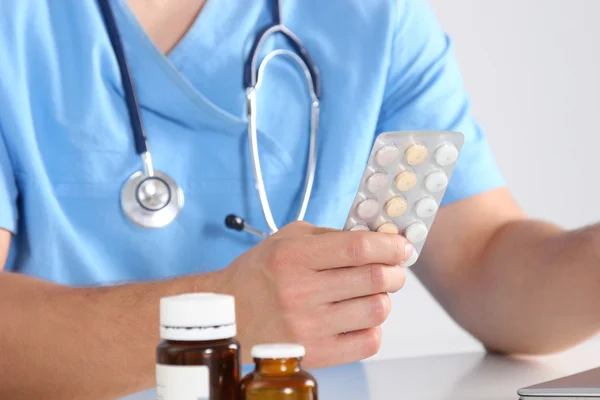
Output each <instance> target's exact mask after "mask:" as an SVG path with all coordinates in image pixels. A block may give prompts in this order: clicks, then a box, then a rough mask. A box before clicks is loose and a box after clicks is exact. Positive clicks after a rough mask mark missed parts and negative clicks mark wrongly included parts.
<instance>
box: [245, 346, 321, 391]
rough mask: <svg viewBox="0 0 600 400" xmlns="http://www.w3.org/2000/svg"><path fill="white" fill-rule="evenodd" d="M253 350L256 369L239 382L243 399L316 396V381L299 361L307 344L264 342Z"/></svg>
mask: <svg viewBox="0 0 600 400" xmlns="http://www.w3.org/2000/svg"><path fill="white" fill-rule="evenodd" d="M251 353H252V357H253V358H254V363H255V369H254V371H253V372H251V373H249V374H248V375H246V376H245V377H244V378H243V379H242V380H241V382H240V400H317V398H318V397H317V392H318V389H317V382H316V380H315V378H314V377H313V376H312V375H311V374H309V373H308V372H306V371H304V370H303V369H302V367H301V365H300V361H301V359H302V357H303V356H304V347H302V346H300V345H295V344H264V345H258V346H254V347H253V348H252V350H251Z"/></svg>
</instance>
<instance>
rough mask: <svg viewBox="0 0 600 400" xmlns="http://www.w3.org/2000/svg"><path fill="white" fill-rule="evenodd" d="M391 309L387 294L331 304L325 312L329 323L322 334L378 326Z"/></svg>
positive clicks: (335, 333) (334, 333)
mask: <svg viewBox="0 0 600 400" xmlns="http://www.w3.org/2000/svg"><path fill="white" fill-rule="evenodd" d="M391 309H392V302H391V300H390V296H389V295H388V294H387V293H378V294H374V295H371V296H365V297H359V298H356V299H350V300H344V301H341V302H339V303H333V304H331V305H329V306H328V307H327V309H326V311H325V312H326V313H327V316H328V321H329V323H328V324H327V325H325V326H324V327H323V332H324V334H325V335H337V334H340V333H344V332H352V331H359V330H363V329H369V328H374V327H376V326H380V325H381V324H383V323H384V322H385V320H386V319H387V317H388V315H389V313H390V311H391Z"/></svg>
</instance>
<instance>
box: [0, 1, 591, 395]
mask: <svg viewBox="0 0 600 400" xmlns="http://www.w3.org/2000/svg"><path fill="white" fill-rule="evenodd" d="M277 4H278V2H276V1H275V2H274V1H270V0H251V1H247V0H244V1H242V0H222V1H216V0H208V1H205V0H188V1H183V0H169V1H167V0H157V1H152V2H150V1H147V0H110V1H109V2H108V1H106V0H102V1H100V2H98V1H94V0H87V1H79V0H70V1H69V0H64V1H58V2H51V1H37V0H35V1H34V0H20V1H3V2H0V228H1V229H0V268H1V267H3V270H4V272H2V273H1V274H0V397H1V398H6V399H21V398H23V399H30V398H44V399H50V398H57V399H72V398H85V399H97V398H98V399H100V398H115V397H118V396H121V395H125V394H128V393H132V392H136V391H138V390H143V389H146V388H148V387H151V386H152V385H153V383H154V348H155V346H156V344H157V342H158V328H157V327H158V312H157V311H158V310H157V305H158V300H159V298H160V297H162V296H166V295H173V294H177V293H183V292H191V291H216V292H225V293H231V294H233V295H235V296H236V298H237V301H238V305H237V313H238V323H239V328H238V330H239V338H240V340H241V342H242V345H243V348H244V350H245V353H244V362H248V361H249V358H248V350H249V349H250V346H251V345H252V344H254V343H258V342H264V341H273V340H276V341H299V342H302V343H303V344H305V345H306V346H307V351H308V355H307V357H306V366H307V367H309V368H318V367H325V366H330V365H336V364H340V363H348V362H353V361H357V360H361V359H363V358H365V357H368V356H370V355H372V354H374V353H375V352H377V350H378V348H379V343H380V339H381V332H380V328H379V326H380V325H381V324H382V323H383V322H384V320H385V319H386V317H387V315H388V313H389V311H390V306H391V305H390V300H389V297H388V293H390V292H395V291H397V290H400V289H401V287H402V286H403V284H404V274H405V271H404V270H403V268H401V267H398V266H397V265H400V264H401V263H402V262H403V260H405V259H407V257H409V256H410V254H411V251H412V249H411V246H410V243H407V242H406V241H405V240H404V239H402V238H401V237H399V236H398V237H396V236H392V235H388V234H379V233H370V232H369V233H364V232H340V231H339V230H338V229H339V228H340V227H341V226H342V224H343V223H344V220H345V217H346V215H347V212H348V209H349V207H350V204H351V202H352V199H353V196H354V194H355V190H356V186H357V184H358V180H359V179H360V177H361V174H362V171H363V168H364V165H365V162H366V158H367V157H368V154H369V151H370V147H371V144H372V142H373V139H374V137H375V136H376V135H377V134H378V133H381V132H383V131H387V130H403V129H452V130H459V131H462V132H463V133H464V134H465V135H466V143H465V147H464V150H463V153H462V155H461V158H460V160H459V163H458V165H457V169H456V171H455V174H454V176H453V179H452V182H451V184H450V186H449V188H448V191H447V194H446V196H445V199H444V207H443V208H442V209H441V210H440V212H439V214H438V217H437V220H436V223H435V225H434V228H433V229H432V231H431V233H430V236H429V238H428V244H427V246H426V249H425V251H424V252H423V254H422V255H421V258H420V260H419V262H418V263H417V264H416V265H415V266H414V271H415V272H416V274H417V275H418V277H419V278H420V279H421V280H422V281H423V282H424V284H425V285H426V286H427V288H428V289H429V290H430V291H431V292H432V293H433V295H434V296H435V297H436V298H437V299H438V300H439V302H440V303H441V304H442V305H443V306H444V307H445V309H446V310H447V311H448V312H449V313H450V315H451V316H452V317H453V318H455V320H456V321H458V323H460V324H461V325H462V326H463V327H464V328H465V329H467V330H468V331H470V332H471V333H472V334H473V335H474V336H475V337H477V338H478V339H479V340H481V342H482V343H484V344H485V345H486V347H487V348H489V349H490V350H493V351H499V352H507V353H528V354H537V353H546V352H553V351H559V350H562V349H565V348H567V347H569V346H572V345H574V344H576V343H578V342H580V341H582V340H584V339H586V338H588V337H590V336H592V335H594V334H596V333H598V332H599V331H600V314H599V313H598V310H599V309H600V267H599V264H600V263H599V252H600V243H599V242H600V232H599V231H600V227H598V226H589V227H586V228H583V229H580V230H577V231H565V230H563V229H561V228H559V227H556V226H553V225H551V224H548V223H545V222H542V221H533V220H530V219H528V218H527V217H526V216H525V215H524V214H523V212H522V211H521V210H520V209H519V207H518V206H517V205H516V204H515V202H514V201H513V199H512V197H511V195H510V193H509V192H508V190H507V189H506V188H505V187H504V182H503V180H502V178H501V175H500V173H499V171H498V168H497V166H496V164H495V163H494V159H493V156H492V152H491V150H490V148H489V145H488V142H487V141H486V138H485V136H484V134H483V132H482V130H481V128H480V127H479V125H477V123H476V121H475V120H474V119H473V117H472V115H471V112H470V105H469V99H468V97H467V94H466V93H465V90H464V88H463V86H462V82H461V76H460V74H459V71H458V66H457V62H456V60H455V58H454V55H453V49H452V44H451V42H450V40H449V39H448V37H446V35H445V34H444V32H443V31H442V30H441V28H440V26H439V25H438V23H437V21H436V20H435V17H434V14H433V13H432V10H431V9H430V8H429V7H428V5H427V3H426V1H425V0H377V1H375V0H373V1H368V2H365V1H362V0H330V1H320V0H283V1H282V2H281V5H280V9H279V10H277V7H276V6H277ZM107 6H108V8H107ZM107 10H108V11H110V14H107V13H106V11H107ZM111 16H112V17H111ZM279 16H281V20H280V21H279V20H278V18H279ZM111 18H112V19H111ZM111 22H112V24H111ZM279 22H281V23H283V24H285V26H286V29H289V32H291V33H292V34H293V35H295V37H297V38H298V39H299V40H300V42H301V43H302V46H304V48H305V49H306V50H307V53H306V54H305V53H302V52H298V51H296V50H297V48H294V47H292V46H290V45H289V42H288V41H287V40H286V39H285V38H284V36H283V35H282V34H280V33H281V32H279V33H277V34H275V35H271V36H269V38H267V40H265V41H264V43H262V47H261V48H260V49H259V50H260V51H259V52H258V53H257V54H258V55H257V60H258V61H259V62H260V61H261V60H264V58H265V56H266V55H267V54H269V53H271V52H272V51H274V50H277V49H286V50H288V52H281V53H279V55H281V56H282V57H275V58H273V59H271V60H270V61H269V64H268V68H265V69H264V70H262V74H263V76H262V77H263V78H264V79H262V83H261V85H260V89H258V90H257V92H256V93H255V94H254V95H255V96H256V98H255V99H251V101H252V105H253V107H254V110H253V111H254V112H253V114H252V115H253V116H251V117H250V121H249V116H248V114H247V104H248V102H249V98H248V97H247V95H248V92H247V91H246V90H245V88H246V87H250V86H251V85H252V84H254V83H256V77H257V76H258V75H257V74H258V71H257V70H253V69H252V68H250V69H249V70H250V73H249V74H248V73H246V74H245V70H246V72H247V71H248V67H247V66H248V65H252V58H251V57H249V55H250V54H251V52H252V49H253V44H254V43H255V42H256V38H257V37H258V36H257V35H259V33H260V30H261V29H262V28H264V27H266V26H270V25H272V24H277V23H279ZM115 32H117V33H118V36H115V35H114V33H115ZM116 38H118V40H115V39H116ZM292 50H293V51H292ZM292 53H293V54H296V58H295V57H294V56H292V55H290V54H292ZM275 54H278V53H275ZM298 54H300V56H298ZM121 56H124V59H125V60H126V66H127V68H123V65H124V64H123V63H122V62H121V63H120V62H118V61H119V60H121V61H122V59H123V57H121ZM298 59H300V61H304V64H302V63H298V62H297V61H298ZM248 60H250V61H248ZM248 63H250V64H248ZM313 63H314V65H313ZM257 65H258V64H257ZM300 66H304V67H306V70H304V69H303V68H301V67H300ZM310 67H315V68H310ZM306 71H309V74H308V75H305V72H306ZM307 78H308V79H307ZM307 81H309V82H312V83H313V87H312V89H313V91H312V94H313V95H314V94H315V93H316V94H317V95H318V97H316V100H315V98H314V97H311V91H310V90H308V89H307V88H309V87H310V85H309V86H307V84H306V83H307ZM128 82H129V83H130V85H128ZM249 85H250V86H249ZM132 88H133V90H131V89H132ZM132 99H134V100H135V101H134V102H133V103H132ZM132 104H133V105H135V106H137V107H132ZM315 105H318V115H317V116H318V117H319V118H318V135H317V136H316V138H317V139H316V145H317V146H316V149H317V151H316V154H317V155H318V160H319V161H318V163H317V164H316V170H315V174H314V184H313V185H312V192H311V193H310V201H309V203H308V206H307V207H306V214H305V216H304V220H305V221H307V222H294V223H289V222H290V221H293V220H294V219H295V218H296V215H297V211H298V209H299V208H302V207H301V206H302V197H303V196H302V194H303V192H304V188H305V185H304V183H305V177H306V171H307V165H308V166H310V162H308V164H307V159H308V157H309V154H310V151H309V138H310V131H311V124H310V121H311V112H313V113H314V110H313V108H314V106H315ZM314 117H315V115H314V114H313V118H312V119H313V122H314ZM138 118H139V121H141V122H142V125H141V127H142V128H141V129H140V125H136V121H138ZM249 122H250V123H251V124H255V126H254V127H255V128H256V129H255V130H254V132H255V135H256V136H255V137H256V139H257V143H258V149H259V153H260V165H261V170H262V176H263V180H264V185H265V188H266V194H267V195H268V200H269V204H270V210H271V211H272V215H273V221H274V222H275V223H276V225H277V227H279V228H280V229H279V230H278V231H277V232H276V233H275V234H274V235H271V236H270V237H267V238H261V237H257V236H256V235H251V234H248V233H247V232H236V231H234V230H231V229H227V228H226V227H225V225H224V223H223V221H224V219H225V217H226V216H227V215H229V214H236V215H239V216H242V217H244V218H245V219H246V221H247V223H248V224H250V225H252V227H254V228H255V229H257V230H258V231H268V230H269V226H268V225H267V224H266V222H264V221H265V219H264V216H265V215H264V214H263V207H261V206H262V205H263V204H262V203H261V201H260V200H259V196H258V195H257V192H256V190H255V184H254V183H255V180H254V174H255V171H254V168H253V163H252V161H253V155H255V154H253V152H252V151H251V146H249V145H248V133H249V130H248V126H249ZM150 155H151V157H150ZM308 170H310V168H308ZM146 178H152V179H153V180H151V181H147V180H146ZM144 182H146V183H144ZM148 182H150V184H148ZM135 196H138V197H135ZM132 199H133V200H135V199H138V200H139V201H137V202H136V201H133V200H132ZM140 204H141V205H143V207H142V206H140ZM149 215H151V216H153V217H148V216H149ZM249 229H250V228H249ZM255 233H256V232H255ZM573 310H577V312H573ZM406 329H410V327H406ZM342 332H348V334H346V335H343V334H342Z"/></svg>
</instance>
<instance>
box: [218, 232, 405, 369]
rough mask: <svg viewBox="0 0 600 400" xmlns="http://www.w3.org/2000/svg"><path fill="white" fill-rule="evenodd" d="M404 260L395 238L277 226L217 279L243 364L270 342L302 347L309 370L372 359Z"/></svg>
mask: <svg viewBox="0 0 600 400" xmlns="http://www.w3.org/2000/svg"><path fill="white" fill-rule="evenodd" d="M411 253H412V246H411V245H410V243H409V242H408V241H407V240H406V239H404V238H403V237H401V236H399V235H392V234H385V233H375V232H364V231H362V232H340V231H334V230H331V229H324V228H318V227H315V226H312V225H310V224H308V223H303V222H295V223H292V224H290V225H288V226H286V227H284V228H283V229H281V230H280V231H279V232H277V233H276V234H275V235H273V236H272V237H270V238H267V239H266V240H264V241H263V242H261V243H260V244H258V245H257V246H255V247H254V248H253V249H251V250H249V251H248V252H246V253H244V254H243V255H241V256H240V257H239V258H238V259H236V260H235V261H234V262H233V263H232V264H231V265H230V266H229V267H228V268H226V269H225V270H224V271H222V272H223V273H222V274H221V279H225V281H224V282H223V283H222V285H220V286H221V287H223V288H224V289H225V290H226V292H228V293H230V294H233V295H234V296H235V297H236V303H237V321H238V336H239V338H240V340H241V342H242V348H243V351H244V357H243V361H244V362H249V361H250V358H249V351H250V347H251V346H252V345H254V344H257V343H263V342H274V341H277V342H290V341H291V342H296V343H301V344H303V345H304V346H305V347H306V351H307V354H306V357H305V359H304V365H305V366H306V367H308V368H320V367H325V366H330V365H336V364H340V363H348V362H353V361H358V360H361V359H364V358H366V357H369V356H371V355H373V354H375V353H376V352H377V351H378V349H379V346H380V342H381V331H380V325H381V324H382V323H383V322H384V321H385V319H386V318H387V316H388V314H389V312H390V307H391V304H390V299H389V297H388V294H387V293H391V292H396V291H398V290H400V289H401V288H402V286H403V285H404V281H405V271H404V268H403V267H401V266H400V265H401V264H402V263H403V262H404V261H405V260H407V259H408V258H409V257H410V255H411ZM344 332H347V334H344Z"/></svg>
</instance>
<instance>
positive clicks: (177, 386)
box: [156, 293, 240, 400]
mask: <svg viewBox="0 0 600 400" xmlns="http://www.w3.org/2000/svg"><path fill="white" fill-rule="evenodd" d="M160 335H161V338H162V339H163V341H162V342H161V343H160V344H159V345H158V348H157V351H156V394H157V396H156V398H157V400H237V399H238V395H239V378H240V356H239V351H240V346H239V343H238V342H237V340H236V339H235V335H236V324H235V301H234V298H233V297H232V296H227V295H220V294H214V293H192V294H184V295H179V296H172V297H164V298H162V299H161V300H160Z"/></svg>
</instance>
